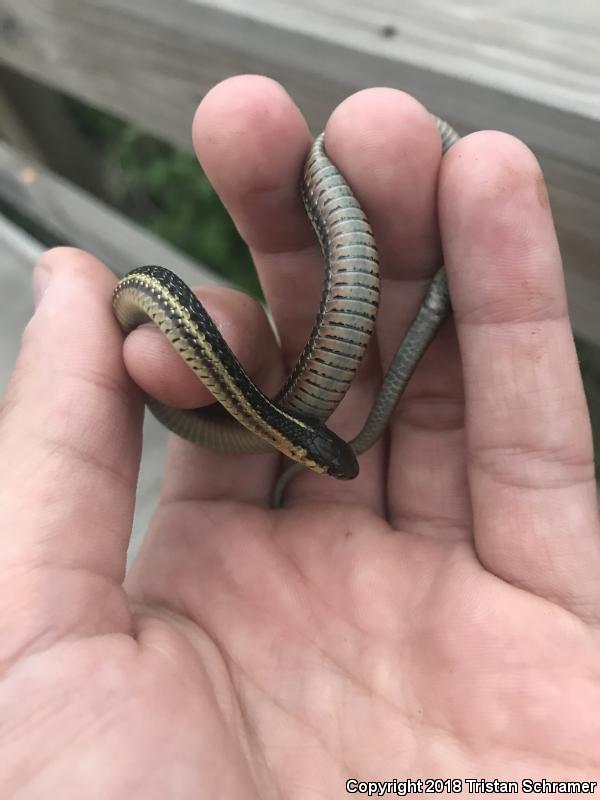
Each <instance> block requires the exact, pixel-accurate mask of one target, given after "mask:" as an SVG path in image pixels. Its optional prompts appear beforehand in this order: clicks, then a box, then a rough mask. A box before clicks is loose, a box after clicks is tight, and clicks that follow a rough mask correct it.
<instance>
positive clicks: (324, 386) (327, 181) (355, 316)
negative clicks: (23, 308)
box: [113, 117, 458, 495]
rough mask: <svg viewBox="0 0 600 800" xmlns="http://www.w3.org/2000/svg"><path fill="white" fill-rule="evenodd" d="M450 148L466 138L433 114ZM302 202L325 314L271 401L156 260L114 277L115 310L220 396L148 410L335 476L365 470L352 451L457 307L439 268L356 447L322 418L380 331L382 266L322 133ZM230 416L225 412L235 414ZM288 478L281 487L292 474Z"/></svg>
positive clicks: (183, 429) (197, 435) (204, 436)
mask: <svg viewBox="0 0 600 800" xmlns="http://www.w3.org/2000/svg"><path fill="white" fill-rule="evenodd" d="M434 119H435V121H436V124H437V126H438V130H439V132H440V135H441V139H442V151H443V152H446V150H448V149H449V147H450V146H451V145H452V144H453V143H454V142H455V141H456V140H457V139H458V135H457V134H456V132H455V131H454V130H453V129H452V128H451V127H450V125H448V123H446V122H445V121H444V120H441V119H439V118H438V117H434ZM302 197H303V201H304V205H305V208H306V212H307V215H308V217H309V219H310V221H311V223H312V226H313V228H314V230H315V232H316V234H317V237H318V240H319V244H320V246H321V250H322V252H323V258H324V262H325V278H324V284H323V292H322V296H321V302H320V306H319V311H318V313H317V317H316V320H315V323H314V326H313V329H312V331H311V334H310V336H309V338H308V341H307V344H306V346H305V348H304V350H303V352H302V353H301V355H300V356H299V358H298V361H297V363H296V365H295V367H294V369H293V370H292V372H291V374H290V377H289V378H288V380H287V381H286V383H285V385H284V386H283V388H282V389H281V391H280V392H279V393H278V394H277V396H276V397H275V398H273V400H270V399H269V398H267V397H266V396H265V395H264V394H263V392H262V391H261V390H260V389H259V388H258V387H257V386H256V385H255V384H254V383H253V381H252V380H251V379H250V378H249V376H248V375H247V374H246V372H245V371H244V369H243V368H242V366H241V365H240V363H239V362H238V360H237V359H236V357H235V356H234V354H233V353H232V352H231V350H230V349H229V347H228V346H227V344H226V342H225V341H224V339H223V337H222V336H221V334H220V333H219V331H218V329H217V327H216V325H215V324H214V322H213V321H212V319H211V318H210V316H209V314H208V313H207V311H206V310H205V309H204V307H203V306H202V304H201V303H200V301H199V300H198V299H197V298H196V296H195V295H194V293H193V292H192V291H191V289H189V287H188V286H186V284H185V283H184V282H183V281H181V280H180V279H179V278H178V277H177V276H176V275H175V274H174V273H172V272H171V271H170V270H168V269H166V268H164V267H159V266H146V267H140V268H138V269H134V270H132V271H131V272H129V273H128V274H127V275H125V276H124V277H123V278H122V279H121V280H120V281H119V282H118V284H117V286H116V288H115V291H114V295H113V307H114V311H115V314H116V316H117V319H118V321H119V323H120V325H121V327H122V329H123V331H124V333H126V334H127V333H129V332H130V331H131V330H133V328H135V327H137V326H138V325H139V324H141V323H143V322H146V321H148V320H150V321H152V322H154V323H155V324H156V325H158V327H159V328H160V329H161V330H162V332H163V333H164V334H165V335H166V336H167V338H168V339H169V341H170V343H171V344H172V345H173V347H174V349H175V350H176V351H177V352H178V353H179V355H180V356H181V358H183V359H184V361H185V362H186V363H187V364H188V366H189V367H190V368H191V369H192V370H193V371H194V373H195V374H196V375H197V376H198V378H199V379H200V380H201V381H202V382H203V383H204V384H205V385H206V386H207V388H208V389H209V390H210V391H211V393H212V394H213V395H214V397H215V399H216V400H217V403H216V404H214V405H211V406H208V407H207V408H203V409H194V410H186V409H176V408H172V407H170V406H167V405H165V404H163V403H159V402H158V401H157V400H154V399H152V398H147V400H146V402H147V405H148V407H149V408H150V410H151V411H152V413H153V414H154V415H155V416H156V417H157V418H158V419H159V420H160V421H161V422H162V423H163V424H164V425H165V426H166V427H167V428H169V429H170V430H171V431H173V432H174V433H176V434H178V435H179V436H182V437H183V438H184V439H188V440H189V441H192V442H196V443H198V444H201V445H203V446H205V447H209V448H213V449H217V450H224V451H226V452H232V453H235V452H237V453H241V452H246V453H248V452H268V451H271V450H273V449H276V450H279V451H281V452H282V453H284V454H285V455H286V456H288V457H289V458H291V459H292V460H294V461H296V462H298V464H299V465H301V466H302V467H308V468H309V469H312V470H314V471H316V472H320V473H325V474H328V475H332V476H334V477H337V478H342V479H351V478H354V477H355V476H356V475H357V474H358V463H357V460H356V455H358V454H360V453H362V452H364V451H365V450H366V449H368V447H370V446H371V445H372V444H373V443H374V441H376V439H377V438H378V437H379V436H380V435H381V433H382V432H383V430H384V428H385V426H386V425H387V422H388V420H389V417H390V415H391V414H392V412H393V410H394V408H395V406H396V404H397V402H398V399H399V397H400V395H401V393H402V391H403V389H404V387H405V386H406V383H407V382H408V379H409V378H410V376H411V374H412V372H413V371H414V369H415V367H416V365H417V363H418V362H419V360H420V358H421V356H422V354H423V352H424V351H425V349H426V348H427V346H428V344H429V343H430V341H431V340H432V338H433V337H434V335H435V333H436V331H437V329H438V328H439V326H440V324H441V323H442V322H443V320H444V319H445V318H446V316H447V315H448V313H449V311H450V301H449V296H448V286H447V280H446V273H445V270H444V268H443V267H442V268H441V269H440V270H438V272H437V273H436V275H435V276H434V279H433V281H432V282H431V284H430V287H429V289H428V291H427V293H426V296H425V298H424V300H423V302H422V304H421V306H420V308H419V310H418V312H417V315H416V317H415V320H414V321H413V323H412V325H411V326H410V327H409V329H408V331H407V332H406V334H405V336H404V338H403V339H402V341H401V343H400V346H399V348H398V350H397V352H396V355H395V356H394V359H393V360H392V363H391V365H390V367H389V369H388V372H387V374H386V376H385V378H384V381H383V384H382V387H381V389H380V392H379V394H378V397H377V399H376V401H375V404H374V406H373V408H372V410H371V412H370V414H369V416H368V418H367V421H366V422H365V424H364V426H363V428H362V430H361V431H360V433H359V434H358V435H357V436H356V437H355V438H354V439H353V440H352V442H350V443H348V442H345V441H344V440H342V439H341V438H340V437H339V436H337V435H336V434H335V433H333V431H331V430H329V428H327V427H326V425H325V424H324V421H325V420H327V418H328V417H329V416H330V415H331V413H332V412H333V410H334V409H335V408H336V407H337V406H338V404H339V403H340V402H341V400H342V398H343V397H344V395H345V393H346V392H347V390H348V388H349V386H350V384H351V382H352V380H353V378H354V376H355V375H356V372H357V370H358V368H359V366H360V363H361V361H362V358H363V356H364V354H365V351H366V348H367V345H368V343H369V340H370V338H371V336H372V334H373V331H374V329H375V322H376V315H377V307H378V302H379V264H378V259H377V249H376V245H375V240H374V238H373V234H372V232H371V228H370V226H369V223H368V221H367V218H366V216H365V214H364V212H363V211H362V209H361V207H360V205H359V203H358V201H357V199H356V198H355V196H354V194H353V193H352V191H351V189H350V187H349V186H348V184H347V183H346V181H345V179H344V178H343V176H342V174H341V173H340V172H339V170H338V169H337V168H336V167H335V166H334V164H333V163H332V162H331V161H330V159H329V158H328V156H327V153H326V151H325V143H324V134H321V135H320V136H319V137H318V138H317V139H316V140H315V142H314V144H313V146H312V147H311V150H310V152H309V155H308V158H307V160H306V164H305V169H304V177H303V182H302ZM227 412H228V413H227ZM296 471H297V470H296V469H294V468H292V469H291V470H289V471H288V474H287V475H286V474H284V481H282V482H281V483H280V486H279V488H278V494H279V495H281V492H282V491H283V487H284V485H285V483H287V480H288V479H289V477H291V475H292V474H295V472H296Z"/></svg>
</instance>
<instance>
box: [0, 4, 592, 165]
mask: <svg viewBox="0 0 600 800" xmlns="http://www.w3.org/2000/svg"><path fill="white" fill-rule="evenodd" d="M0 22H1V24H0V42H1V44H2V48H1V53H2V55H1V57H2V58H3V59H4V60H5V62H6V63H7V64H10V65H12V66H14V67H16V68H18V69H20V70H22V71H24V72H26V73H28V74H30V75H32V76H34V77H37V78H38V79H40V80H42V81H45V82H49V83H51V84H53V85H54V86H57V87H59V88H63V89H65V90H67V91H71V92H73V93H74V94H76V95H78V96H81V97H84V98H87V99H88V100H90V101H91V102H95V103H98V104H99V105H103V106H105V107H106V108H109V109H111V110H114V111H117V112H119V113H120V114H121V115H122V116H124V117H126V118H128V119H131V120H132V121H134V122H136V123H137V124H141V125H142V126H143V127H144V128H146V129H148V130H153V131H155V132H157V133H159V134H161V135H162V136H164V137H166V138H168V139H170V140H173V141H176V142H179V143H180V144H184V145H189V124H190V120H191V115H192V113H193V110H194V108H195V106H196V104H197V101H198V100H199V99H200V97H201V96H202V94H203V93H204V92H205V91H206V90H207V89H208V88H209V87H210V86H211V85H213V84H214V83H215V82H216V81H218V80H220V79H221V78H223V77H226V76H227V75H231V74H235V73H238V72H243V71H256V72H261V73H265V74H268V75H272V76H273V77H275V78H277V79H279V80H281V81H282V82H283V83H284V85H285V86H286V87H288V88H289V90H290V92H291V93H292V95H293V96H294V98H295V99H296V100H297V102H298V103H299V104H300V106H301V107H302V108H303V110H304V111H305V112H306V113H307V115H308V118H309V120H310V121H311V123H312V124H313V125H314V127H315V128H320V127H322V125H323V123H324V121H325V119H326V118H327V115H328V114H329V113H330V111H331V109H332V107H333V106H334V105H335V104H336V103H337V102H339V101H340V100H341V99H343V98H344V97H345V96H346V95H347V94H348V93H349V92H351V91H354V90H355V89H357V88H362V87H365V86H373V85H378V84H385V85H395V86H399V87H401V88H405V89H406V90H407V91H410V92H412V93H414V94H416V95H417V96H419V97H420V98H422V100H423V101H424V102H425V103H426V104H427V105H429V106H430V107H431V108H432V110H435V111H436V112H437V113H440V114H441V115H442V116H447V117H448V118H449V119H450V121H453V122H456V123H457V124H458V125H459V127H461V128H462V129H464V130H472V129H476V128H481V127H500V128H503V129H508V130H510V131H512V132H514V133H515V134H517V135H519V136H521V137H523V138H525V139H526V140H527V141H529V142H530V143H531V144H532V145H533V146H534V147H535V148H536V149H539V150H541V151H542V152H546V153H548V154H549V155H552V156H555V157H561V158H566V159H567V160H569V161H573V162H574V163H581V164H585V165H586V166H589V167H591V168H597V166H598V158H597V156H598V154H599V153H600V145H599V143H598V142H599V139H598V131H599V129H600V95H599V94H598V92H597V86H598V82H599V79H600V48H598V47H597V40H598V34H599V32H600V6H599V5H598V4H597V3H596V2H595V0H574V2H571V3H569V4H563V5H562V6H558V4H549V3H547V2H545V1H544V0H532V1H531V2H529V3H527V5H526V6H525V5H524V4H523V3H522V2H520V0H494V2H489V1H488V2H474V0H454V1H453V2H452V3H448V2H447V0H428V1H427V2H423V0H405V2H403V3H402V4H398V3H396V2H395V0H378V2H375V3H369V4H367V5H365V4H364V3H362V2H361V0H328V2H327V3H319V2H317V0H296V2H295V3H291V2H289V0H255V2H253V3H251V4H250V3H248V2H247V0H171V2H170V3H168V4H166V3H163V2H161V0H145V2H143V3H138V4H135V6H134V4H123V3H121V2H120V0H87V1H86V2H81V3H71V2H67V0H62V2H61V1H60V0H58V1H57V0H37V2H31V0H0Z"/></svg>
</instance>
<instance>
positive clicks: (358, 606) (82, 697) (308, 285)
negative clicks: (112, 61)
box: [0, 77, 600, 800]
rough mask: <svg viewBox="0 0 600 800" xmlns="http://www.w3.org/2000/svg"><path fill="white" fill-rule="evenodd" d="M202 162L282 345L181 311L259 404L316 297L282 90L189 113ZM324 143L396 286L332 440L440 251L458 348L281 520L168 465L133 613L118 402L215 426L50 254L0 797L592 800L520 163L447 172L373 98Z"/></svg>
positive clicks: (21, 520)
mask: <svg viewBox="0 0 600 800" xmlns="http://www.w3.org/2000/svg"><path fill="white" fill-rule="evenodd" d="M194 136H195V144H196V148H197V151H198V154H199V157H200V159H201V161H202V163H203V166H204V168H205V169H206V171H207V173H208V175H209V177H210V178H211V180H212V181H213V183H214V185H215V187H216V188H217V190H218V191H219V193H220V195H221V197H222V199H223V201H224V202H225V204H226V205H227V207H228V209H229V210H230V212H231V214H232V216H233V217H234V219H235V221H236V224H237V225H238V227H239V229H240V231H241V232H242V235H243V236H244V237H245V239H246V240H247V242H248V244H249V245H250V247H251V248H252V251H253V253H254V257H255V261H256V264H257V268H258V270H259V273H260V276H261V280H262V283H263V287H264V291H265V296H266V298H267V301H268V302H269V305H270V307H271V310H272V313H273V318H274V320H275V323H276V325H277V327H278V330H279V333H280V338H281V346H280V345H279V344H276V343H275V341H274V339H273V336H272V333H271V329H270V327H269V325H268V324H267V322H266V320H265V317H264V315H263V313H262V311H261V310H260V308H258V307H257V306H255V305H254V304H253V303H251V302H250V301H249V300H248V299H247V298H243V297H242V296H241V295H239V294H238V293H236V292H232V291H229V290H217V289H211V290H210V291H207V290H203V291H201V292H199V294H200V296H201V297H202V299H203V301H204V302H205V304H206V306H207V307H208V308H209V310H210V311H211V313H212V314H213V315H214V317H215V318H216V319H217V320H218V321H219V323H220V325H221V328H222V329H223V331H224V333H225V336H226V338H227V339H228V340H229V341H230V343H231V345H232V347H233V349H234V350H235V351H236V353H238V354H239V356H240V358H241V360H242V361H243V363H244V364H245V365H246V367H247V369H248V370H249V372H251V374H253V375H254V376H255V377H256V379H257V381H258V382H260V383H261V385H263V386H266V387H267V388H268V389H269V390H270V391H273V392H274V391H275V390H276V388H277V385H278V382H280V380H281V378H282V375H283V372H284V369H285V367H286V366H287V367H289V365H290V363H291V362H292V360H293V355H294V354H295V353H297V352H298V350H299V349H300V347H301V345H302V343H303V337H305V336H306V333H307V330H308V328H309V327H310V324H311V322H312V317H313V315H314V309H315V303H316V298H317V297H318V293H319V283H320V277H321V272H320V258H319V255H318V250H317V247H316V245H315V243H314V242H313V239H312V234H311V231H310V227H309V225H308V222H307V221H306V219H305V217H304V215H303V212H302V209H301V205H300V200H299V198H298V191H297V187H298V179H299V174H300V169H301V165H302V161H303V158H304V156H305V153H306V149H307V143H308V132H307V129H306V125H305V123H304V121H303V119H302V117H301V115H300V113H299V111H298V110H297V109H296V108H295V106H294V105H293V103H292V102H291V100H290V99H289V97H288V96H287V95H286V94H285V93H284V92H283V90H282V89H281V88H280V87H279V86H277V85H276V84H273V83H272V82H270V81H268V80H266V79H263V78H258V77H244V78H236V79H232V80H230V81H227V82H225V83H224V84H221V85H219V86H218V87H216V88H215V89H214V90H213V91H212V92H211V93H210V94H209V95H208V96H207V97H206V98H205V100H204V101H203V103H202V104H201V106H200V109H199V112H198V114H197V117H196V120H195V127H194ZM326 136H327V139H326V143H327V149H328V152H329V154H330V157H331V158H332V160H333V161H334V162H335V163H336V164H337V165H338V167H339V168H340V169H341V171H342V172H343V173H344V175H345V176H346V177H347V179H348V181H349V183H350V184H351V185H352V187H353V188H354V189H355V191H356V193H357V195H358V196H359V198H360V200H361V203H362V205H363V207H364V208H365V210H366V212H367V215H368V216H369V218H370V220H371V222H372V225H373V229H374V233H375V236H376V239H377V241H378V244H379V248H380V256H381V262H382V271H383V276H384V281H383V287H382V303H381V308H380V315H379V320H378V336H377V342H376V344H374V346H373V347H372V352H371V353H370V355H369V358H368V363H367V364H366V365H365V368H364V369H363V370H362V371H361V374H360V376H359V378H358V380H357V381H356V386H353V388H352V391H351V393H350V395H349V397H348V398H347V400H345V401H344V403H343V405H342V407H341V408H340V409H339V411H338V412H336V414H335V415H334V417H333V418H332V427H334V428H335V429H336V430H337V431H340V432H341V433H342V434H343V435H345V436H347V437H351V436H352V435H353V434H354V433H356V431H357V430H358V428H360V425H361V422H362V420H363V418H364V416H365V415H366V413H367V411H368V408H369V406H370V403H371V402H372V399H373V397H374V395H375V394H376V391H377V387H378V385H379V383H380V381H381V368H382V365H385V364H387V363H388V361H389V359H390V357H391V354H392V352H393V350H394V349H395V347H396V346H397V344H398V341H399V339H400V337H401V335H402V332H403V330H404V329H405V327H406V324H407V323H408V321H409V320H410V318H411V315H412V314H414V311H415V309H416V306H417V305H418V302H419V298H420V297H421V296H422V294H423V290H424V286H425V285H426V281H427V279H428V277H429V276H431V274H432V273H433V271H434V269H435V268H436V267H437V266H439V264H440V263H441V259H442V256H441V252H442V249H443V258H444V262H445V263H446V266H447V268H448V273H449V278H450V286H451V294H452V301H453V308H454V320H453V323H452V324H450V323H449V324H448V325H447V326H446V328H445V329H443V330H442V332H441V334H440V336H439V337H438V338H437V339H436V341H435V342H434V344H433V345H432V347H431V349H430V351H429V352H428V353H427V354H426V356H425V358H424V360H423V363H422V364H421V365H420V367H419V369H418V371H417V373H416V375H415V377H414V379H413V381H412V382H411V384H410V386H409V389H408V390H407V392H406V395H405V397H404V398H403V400H402V403H401V406H400V407H399V409H398V411H397V412H396V416H395V418H394V420H393V423H392V425H391V427H390V430H389V434H388V436H387V439H386V441H381V442H379V443H378V444H377V445H376V446H375V447H374V448H373V449H372V450H371V451H369V452H368V453H366V454H365V455H364V456H362V457H361V459H360V463H361V474H360V476H359V477H358V478H357V479H356V480H355V481H352V482H348V483H344V482H336V481H334V480H332V479H328V478H323V477H321V476H316V475H312V474H303V475H301V476H300V477H299V478H297V479H296V480H295V481H294V482H293V483H292V484H291V485H290V487H289V489H288V491H287V493H286V496H285V503H284V507H283V508H282V509H280V510H278V511H271V510H269V508H268V500H269V497H270V494H271V490H272V487H273V484H274V481H275V480H276V477H277V475H278V473H279V471H280V469H281V463H280V460H279V458H278V457H277V456H243V457H231V456H224V455H218V454H215V453H209V452H206V451H204V450H201V449H199V448H195V447H193V446H191V445H189V444H187V443H185V442H182V441H180V440H174V441H172V442H171V444H170V452H169V463H168V468H167V472H166V475H165V481H164V487H163V495H162V500H161V504H160V507H159V509H158V510H157V513H156V515H155V517H154V520H153V523H152V526H151V530H150V532H149V535H148V538H147V540H146V542H145V544H144V547H143V549H142V552H141V554H140V556H139V557H138V559H137V560H136V562H135V564H134V566H133V568H132V570H131V572H130V574H129V575H128V577H127V580H126V581H125V588H123V577H124V565H125V555H126V550H127V544H128V538H129V534H130V527H131V518H132V510H133V501H134V494H135V482H136V477H137V468H138V461H139V451H140V443H141V417H142V395H141V393H140V392H139V390H138V389H137V388H136V387H135V384H134V382H133V381H132V380H131V378H130V375H131V376H132V377H133V378H134V379H135V382H136V383H138V384H139V385H140V386H141V387H142V388H143V389H145V390H146V391H149V392H150V393H152V394H153V395H154V396H156V397H158V399H161V400H163V401H166V402H170V403H173V404H176V405H181V406H188V407H193V406H195V405H198V404H201V403H204V402H208V401H209V397H208V395H207V393H206V391H205V390H204V389H203V388H202V387H201V386H199V385H197V384H196V383H195V382H194V381H195V379H193V376H192V375H191V373H190V374H188V372H187V371H186V368H185V365H183V364H180V363H179V362H178V361H177V360H176V358H175V357H173V354H172V353H171V352H170V350H169V347H168V345H167V344H166V342H165V341H164V340H163V339H162V337H161V335H160V334H159V333H158V332H157V331H156V330H155V329H152V328H143V329H139V330H137V331H135V332H134V333H133V334H131V335H130V336H129V337H128V339H127V342H126V346H125V351H124V352H125V364H126V365H127V369H126V368H125V365H124V363H123V355H122V353H123V349H122V338H121V335H120V332H119V329H118V326H117V325H116V322H115V320H114V318H113V316H112V311H111V306H110V293H111V289H112V286H113V285H114V281H115V279H114V277H113V276H112V275H111V274H110V273H109V272H108V270H106V269H105V268H104V267H103V266H102V265H100V264H98V263H97V262H96V261H95V260H94V259H93V258H92V257H91V256H88V255H86V254H84V253H81V252H78V251H74V250H67V249H58V250H54V251H51V252H49V253H47V254H45V255H44V256H43V257H42V260H41V262H40V263H39V264H38V266H37V268H36V281H37V285H36V291H37V296H38V301H39V302H38V306H37V310H36V313H35V314H34V317H33V318H32V321H31V322H30V324H29V325H28V328H27V329H26V331H25V334H24V337H23V346H22V350H21V353H20V356H19V360H18V362H17V366H16V368H15V371H14V374H13V378H12V381H11V383H10V386H9V389H8V392H7V395H6V398H5V403H4V407H3V414H2V418H1V420H0V452H1V454H2V458H1V464H2V480H1V481H0V486H1V487H2V488H1V490H0V491H1V492H2V502H1V504H0V521H1V525H0V535H1V537H2V552H1V559H2V560H1V561H0V568H1V570H2V580H1V583H0V585H1V586H2V604H1V609H2V610H1V612H0V614H1V615H2V624H1V626H0V646H1V654H2V663H3V680H2V682H1V683H0V711H1V713H0V720H1V723H0V725H1V727H0V730H1V737H2V738H1V740H0V748H1V750H0V752H1V755H2V757H1V758H0V785H1V786H2V787H3V793H2V796H3V797H7V798H9V797H19V798H29V797H31V798H39V797H55V796H56V797H61V798H62V799H65V800H66V799H68V798H80V797H86V798H96V797H97V798H115V799H116V800H118V799H119V798H133V797H136V798H137V797H139V798H144V800H148V798H150V799H152V798H161V799H162V798H184V799H185V798H198V797H207V798H209V797H210V798H236V800H237V799H238V798H261V799H263V798H286V799H287V798H290V799H292V798H293V800H305V799H308V798H328V800H329V799H330V798H338V797H339V798H343V797H347V796H350V795H348V794H347V784H346V782H347V781H348V780H352V779H356V780H360V781H363V780H367V781H368V780H375V781H377V780H379V781H386V780H392V779H395V778H396V779H406V778H413V779H419V778H421V779H427V778H449V777H452V778H458V779H462V780H463V781H464V780H465V779H467V778H485V779H487V780H492V779H494V778H501V779H505V780H506V779H519V778H525V777H528V778H546V779H547V780H552V779H562V780H567V779H571V780H576V779H580V780H585V779H588V780H594V779H600V755H598V754H599V752H600V751H599V749H598V742H599V741H600V640H599V638H598V633H597V627H598V621H599V618H600V580H599V579H598V578H599V576H600V536H599V534H600V530H599V527H600V526H599V523H598V513H597V505H596V494H595V483H594V475H593V459H592V445H591V435H590V427H589V419H588V416H587V410H586V406H585V399H584V395H583V390H582V387H581V381H580V377H579V373H578V367H577V359H576V355H575V351H574V346H573V341H572V337H571V333H570V328H569V324H568V318H567V312H566V303H565V295H564V286H563V279H562V272H561V265H560V257H559V253H558V248H557V244H556V240H555V235H554V231H553V226H552V221H551V216H550V211H549V207H548V201H547V196H546V193H545V189H544V184H543V179H542V177H541V174H540V171H539V167H538V166H537V163H536V161H535V159H534V158H533V156H532V155H531V154H530V153H529V151H528V150H527V149H526V148H525V147H524V146H523V145H522V144H521V143H519V142H518V141H516V140H514V139H512V138H511V137H509V136H506V135H503V134H499V133H491V132H486V133H479V134H474V135H472V136H469V137H466V138H465V139H463V140H461V141H460V142H459V143H458V144H457V145H456V146H455V147H454V148H452V150H451V151H450V152H449V153H448V155H447V156H446V157H445V158H444V162H443V164H442V165H441V168H440V147H439V140H438V138H437V132H436V129H435V126H434V124H433V122H431V121H430V119H429V117H428V115H427V113H426V112H425V110H424V109H423V108H422V107H421V106H420V105H419V104H418V103H417V102H416V101H414V100H412V99H411V98H409V97H407V96H406V95H404V94H402V93H400V92H396V91H393V90H388V89H386V90H381V89H380V90H370V91H366V92H361V93H359V94H357V95H355V96H353V97H351V98H349V99H348V100H347V101H346V102H345V103H343V104H342V105H341V106H340V107H338V109H336V111H335V112H334V114H333V116H332V118H331V119H330V122H329V124H328V127H327V131H326ZM438 217H439V219H438ZM440 242H441V245H440ZM167 266H168V265H167ZM353 786H354V784H349V785H348V788H350V789H352V788H353Z"/></svg>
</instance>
